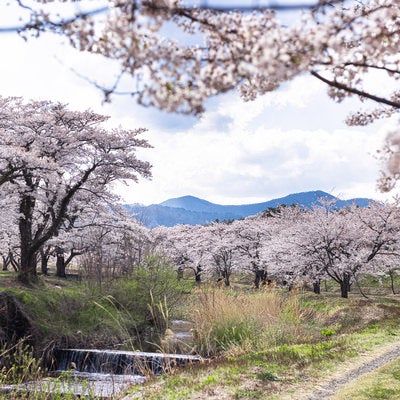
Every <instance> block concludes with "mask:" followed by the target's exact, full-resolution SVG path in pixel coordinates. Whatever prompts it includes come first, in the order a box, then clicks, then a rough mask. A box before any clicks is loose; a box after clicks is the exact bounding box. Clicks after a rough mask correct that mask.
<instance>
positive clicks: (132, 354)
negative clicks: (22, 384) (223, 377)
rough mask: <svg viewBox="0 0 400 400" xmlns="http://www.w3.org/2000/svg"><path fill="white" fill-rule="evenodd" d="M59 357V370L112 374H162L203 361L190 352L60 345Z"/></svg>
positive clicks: (56, 357) (57, 359)
mask: <svg viewBox="0 0 400 400" xmlns="http://www.w3.org/2000/svg"><path fill="white" fill-rule="evenodd" d="M55 359H56V364H55V369H56V370H58V371H67V370H72V371H74V372H81V373H82V372H84V373H101V374H112V375H146V374H148V373H151V374H155V375H158V374H162V373H164V372H165V371H167V370H168V369H170V368H171V367H175V366H182V365H185V364H188V363H191V362H199V361H200V357H198V356H193V355H186V354H162V353H148V352H140V351H119V350H85V349H60V350H57V351H56V352H55Z"/></svg>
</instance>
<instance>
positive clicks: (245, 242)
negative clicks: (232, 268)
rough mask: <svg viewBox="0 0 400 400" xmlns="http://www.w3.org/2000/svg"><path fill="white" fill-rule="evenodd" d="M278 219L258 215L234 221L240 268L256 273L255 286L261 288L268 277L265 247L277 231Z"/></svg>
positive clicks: (237, 257) (236, 256)
mask: <svg viewBox="0 0 400 400" xmlns="http://www.w3.org/2000/svg"><path fill="white" fill-rule="evenodd" d="M275 222H276V219H275V218H273V217H272V215H270V216H268V215H267V214H265V215H256V216H252V217H247V218H245V219H242V220H237V221H233V222H232V230H233V232H234V235H235V238H236V239H235V244H236V251H235V258H236V259H237V261H236V263H237V264H239V265H240V270H242V271H250V272H251V273H252V274H254V287H255V288H257V289H258V288H259V287H260V284H265V283H266V281H267V278H268V273H267V264H268V260H266V259H265V257H264V255H265V254H266V251H264V248H265V247H267V246H269V241H270V239H271V238H272V237H273V236H274V235H275V234H276V233H277V230H276V224H275Z"/></svg>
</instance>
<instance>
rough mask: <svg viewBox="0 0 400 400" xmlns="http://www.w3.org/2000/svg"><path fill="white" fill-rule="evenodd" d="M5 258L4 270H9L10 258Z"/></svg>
mask: <svg viewBox="0 0 400 400" xmlns="http://www.w3.org/2000/svg"><path fill="white" fill-rule="evenodd" d="M2 258H3V267H2V271H8V264H9V263H10V260H9V258H8V257H4V256H2Z"/></svg>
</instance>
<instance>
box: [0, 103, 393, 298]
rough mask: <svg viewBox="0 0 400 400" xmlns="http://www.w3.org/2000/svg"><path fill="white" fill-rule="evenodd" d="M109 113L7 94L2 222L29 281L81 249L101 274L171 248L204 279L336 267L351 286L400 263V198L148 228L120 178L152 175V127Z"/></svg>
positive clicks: (0, 107)
mask: <svg viewBox="0 0 400 400" xmlns="http://www.w3.org/2000/svg"><path fill="white" fill-rule="evenodd" d="M106 120H107V117H104V116H102V115H98V114H96V113H94V112H92V111H90V110H88V111H84V112H74V111H70V110H69V109H68V108H67V107H66V106H65V105H62V104H58V103H52V102H48V101H42V102H38V101H31V102H24V101H23V100H22V99H20V98H0V205H1V208H0V214H1V221H2V224H1V226H0V237H1V246H0V251H1V255H2V257H3V267H4V268H7V267H8V266H9V265H12V266H13V267H14V268H15V269H16V270H17V271H18V274H19V278H20V280H21V281H23V282H25V283H29V282H31V281H32V280H34V279H35V276H36V274H37V269H38V265H39V264H40V265H41V270H42V272H43V273H46V272H47V264H48V262H49V259H50V257H52V256H53V257H54V259H55V263H56V267H57V275H58V276H65V268H66V266H67V265H68V264H69V263H70V262H71V261H72V260H73V259H74V258H76V257H77V256H79V265H80V266H81V267H84V268H86V270H87V271H88V272H90V273H91V274H93V273H94V272H93V271H95V272H96V273H98V274H100V275H104V274H110V273H112V274H114V273H115V274H129V273H130V272H132V269H133V268H134V267H135V266H136V265H137V264H138V263H140V261H141V260H142V259H143V257H144V256H145V255H146V254H149V253H151V252H159V253H163V254H164V255H166V256H167V257H169V258H170V259H171V260H172V261H173V262H174V264H175V265H176V267H177V270H178V272H179V273H182V272H183V271H184V270H185V269H192V270H193V272H194V276H195V279H196V281H200V280H201V279H202V277H206V278H207V279H210V278H211V277H213V276H214V277H215V276H217V277H218V278H220V279H223V280H225V284H226V285H229V283H230V277H231V275H232V274H233V273H252V274H254V283H255V285H256V286H259V284H260V282H262V281H265V280H266V279H268V278H272V279H281V280H284V281H287V282H289V283H293V282H296V281H299V280H304V279H307V280H309V281H311V282H313V283H314V284H315V285H316V286H318V283H319V282H320V281H321V280H322V279H326V278H331V279H333V280H335V281H336V282H337V283H338V284H340V287H341V291H342V296H343V297H346V296H347V293H348V290H349V287H350V285H351V284H352V283H353V282H356V280H357V276H358V275H359V274H361V273H373V274H380V273H385V272H388V271H393V270H394V269H396V260H397V257H398V255H399V251H400V249H399V246H400V245H399V239H400V236H399V227H400V213H399V211H398V207H397V204H386V205H382V204H371V205H370V206H369V207H367V208H359V207H356V206H353V207H349V208H346V209H342V210H339V211H338V210H335V205H334V204H325V205H323V206H319V207H315V208H314V209H313V210H312V211H310V210H308V209H301V208H298V207H283V208H280V209H278V210H275V211H274V210H270V211H268V212H265V213H264V214H260V215H257V216H254V217H249V218H246V219H243V220H238V221H232V222H229V223H226V222H222V223H217V222H215V223H212V224H210V225H208V226H186V225H184V226H180V225H179V226H176V227H173V228H165V227H159V228H156V229H153V230H151V231H150V230H148V229H146V228H145V227H144V226H143V225H141V224H140V223H139V222H137V221H136V220H135V219H133V218H132V217H130V216H128V215H127V214H126V212H124V210H123V208H121V207H118V206H116V204H118V199H117V198H116V196H115V195H113V193H112V189H113V184H114V183H115V182H116V181H121V180H133V181H136V180H137V179H138V177H139V176H143V177H149V176H150V165H149V164H148V163H146V162H142V161H140V160H138V159H137V158H136V154H135V153H136V150H137V148H143V147H144V148H145V147H149V144H148V143H147V142H146V141H145V140H143V139H140V138H139V135H140V134H141V133H143V131H144V130H143V129H138V130H123V129H122V128H119V129H115V130H109V129H105V128H104V122H105V121H106Z"/></svg>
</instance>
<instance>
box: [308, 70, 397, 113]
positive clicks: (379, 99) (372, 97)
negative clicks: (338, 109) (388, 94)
mask: <svg viewBox="0 0 400 400" xmlns="http://www.w3.org/2000/svg"><path fill="white" fill-rule="evenodd" d="M311 75H312V76H314V77H316V78H317V79H319V80H320V81H322V82H324V83H326V84H327V85H329V86H332V87H334V88H336V89H340V90H344V91H346V92H348V93H352V94H356V95H358V96H360V97H364V98H367V99H370V100H373V101H375V102H377V103H381V104H386V105H388V106H391V107H394V108H400V102H398V101H393V100H389V99H387V98H385V97H379V96H375V95H373V94H371V93H368V92H365V91H363V90H359V89H356V88H352V87H350V86H347V85H344V84H342V83H340V82H338V81H336V80H330V79H327V78H325V77H323V76H322V75H320V74H319V73H318V72H316V71H315V70H313V71H311Z"/></svg>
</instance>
